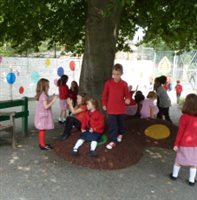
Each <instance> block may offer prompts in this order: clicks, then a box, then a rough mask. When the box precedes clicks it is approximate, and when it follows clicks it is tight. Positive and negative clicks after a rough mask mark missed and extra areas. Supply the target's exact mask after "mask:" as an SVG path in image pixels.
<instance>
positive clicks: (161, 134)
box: [144, 124, 170, 140]
mask: <svg viewBox="0 0 197 200" xmlns="http://www.w3.org/2000/svg"><path fill="white" fill-rule="evenodd" d="M144 133H145V135H147V136H148V137H151V138H153V139H156V140H161V139H165V138H167V137H169V135H170V129H169V128H168V127H167V126H165V125H163V124H155V125H151V126H149V127H148V128H147V129H146V130H145V131H144Z"/></svg>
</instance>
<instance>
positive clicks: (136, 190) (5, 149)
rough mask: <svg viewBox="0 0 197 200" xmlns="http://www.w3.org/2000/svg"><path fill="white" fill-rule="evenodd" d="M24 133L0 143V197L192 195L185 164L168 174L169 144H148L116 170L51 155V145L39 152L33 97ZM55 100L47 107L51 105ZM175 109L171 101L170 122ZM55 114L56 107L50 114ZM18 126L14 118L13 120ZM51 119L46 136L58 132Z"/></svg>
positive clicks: (71, 199) (75, 199) (185, 198)
mask: <svg viewBox="0 0 197 200" xmlns="http://www.w3.org/2000/svg"><path fill="white" fill-rule="evenodd" d="M29 107H30V117H29V123H30V126H29V129H30V132H29V136H28V137H27V138H22V137H21V138H20V141H19V146H18V148H17V149H16V150H12V148H11V146H10V145H2V144H1V145H0V200H154V199H157V200H194V199H196V196H197V195H196V194H197V189H196V186H194V187H191V186H188V185H187V183H186V179H187V178H188V169H183V170H181V173H180V178H179V179H178V180H177V181H171V180H170V179H169V178H168V175H169V173H170V172H171V168H172V165H173V162H174V157H175V153H174V152H173V151H172V150H166V149H160V148H148V149H146V150H145V152H144V156H143V158H142V159H141V160H140V162H139V163H138V164H136V165H133V166H130V167H128V168H126V169H121V170H113V171H107V170H92V169H88V168H82V167H80V166H76V165H73V164H71V163H69V162H67V161H65V160H62V159H60V158H59V157H57V155H56V154H55V152H54V151H50V152H41V151H40V150H39V148H38V139H37V131H36V130H35V129H34V127H33V116H34V109H35V102H30V106H29ZM57 107H58V103H56V105H55V108H54V109H53V110H57V109H56V108H57ZM180 114H181V112H180V110H179V108H178V107H177V106H176V105H174V106H173V107H172V108H171V116H172V119H173V121H174V122H175V123H177V122H178V117H179V116H180ZM54 117H55V118H56V119H57V117H58V113H57V112H56V113H55V114H54ZM17 131H18V132H20V121H19V120H17ZM61 131H62V127H61V126H60V125H58V124H56V128H55V130H53V131H50V132H48V133H47V135H46V137H47V140H48V141H49V142H52V141H54V139H55V138H56V137H57V136H59V135H60V132H61Z"/></svg>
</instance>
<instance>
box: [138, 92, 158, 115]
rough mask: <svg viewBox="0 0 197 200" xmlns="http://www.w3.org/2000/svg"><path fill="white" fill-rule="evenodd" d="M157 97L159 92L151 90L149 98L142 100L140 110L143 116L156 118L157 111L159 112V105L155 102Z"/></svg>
mask: <svg viewBox="0 0 197 200" xmlns="http://www.w3.org/2000/svg"><path fill="white" fill-rule="evenodd" d="M156 99H157V94H156V93H155V92H153V91H150V92H149V93H148V95H147V98H146V99H144V100H143V101H142V108H141V111H140V116H141V118H156V116H157V113H158V112H159V109H158V107H157V106H156V105H155V104H154V101H155V100H156Z"/></svg>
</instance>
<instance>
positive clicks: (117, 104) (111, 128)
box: [102, 64, 130, 149]
mask: <svg viewBox="0 0 197 200" xmlns="http://www.w3.org/2000/svg"><path fill="white" fill-rule="evenodd" d="M122 74H123V67H122V65H121V64H115V65H114V67H113V69H112V79H110V80H108V81H106V83H105V86H104V90H103V93H102V105H103V110H106V111H107V113H108V133H109V143H108V144H107V146H106V148H107V149H112V148H113V147H115V146H116V144H117V142H121V141H122V138H123V135H124V133H125V128H124V117H125V110H126V109H125V104H127V105H128V104H130V94H129V90H128V85H127V83H126V82H125V81H123V80H122V79H121V76H122Z"/></svg>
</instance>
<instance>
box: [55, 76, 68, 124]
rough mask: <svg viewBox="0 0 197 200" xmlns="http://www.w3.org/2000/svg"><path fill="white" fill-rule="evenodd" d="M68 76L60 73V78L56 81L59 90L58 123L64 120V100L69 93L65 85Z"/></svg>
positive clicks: (65, 104)
mask: <svg viewBox="0 0 197 200" xmlns="http://www.w3.org/2000/svg"><path fill="white" fill-rule="evenodd" d="M67 81H68V76H67V75H62V76H61V78H60V79H59V80H58V82H57V86H58V90H59V101H60V109H61V111H60V116H59V120H58V121H59V123H63V122H65V121H66V110H67V103H66V100H67V98H68V94H69V88H68V86H67V84H66V83H67Z"/></svg>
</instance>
